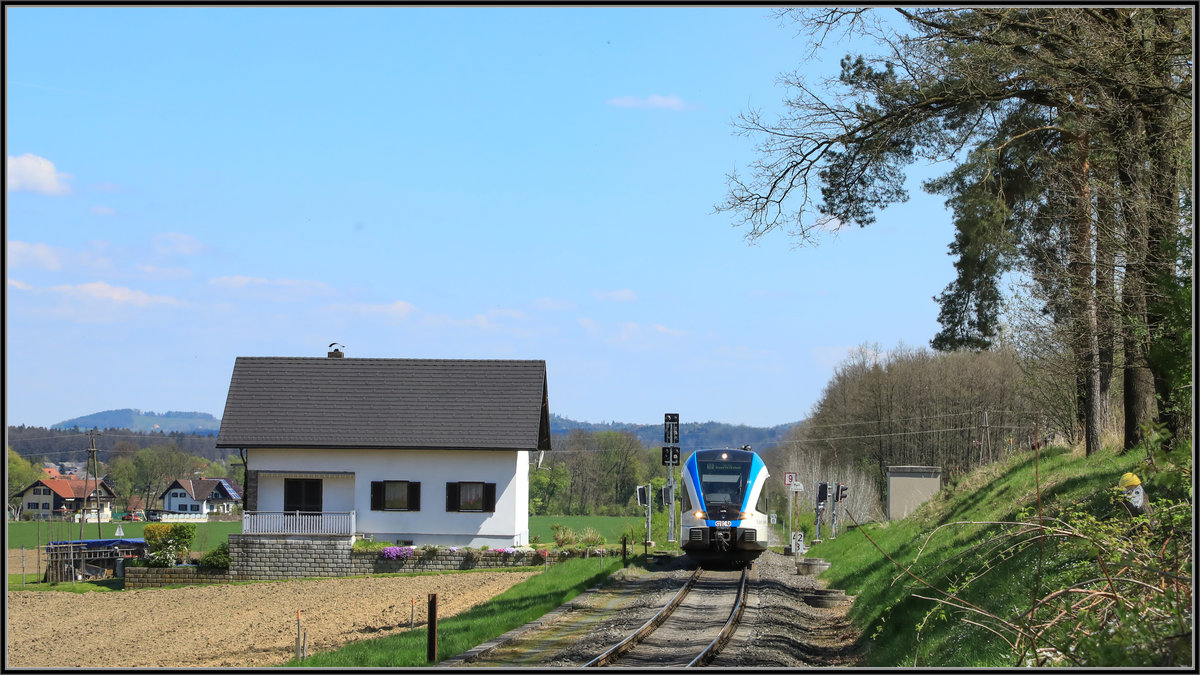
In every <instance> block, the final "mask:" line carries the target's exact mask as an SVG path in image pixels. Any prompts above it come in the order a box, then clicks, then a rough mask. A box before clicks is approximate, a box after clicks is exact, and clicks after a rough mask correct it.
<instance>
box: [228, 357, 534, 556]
mask: <svg viewBox="0 0 1200 675" xmlns="http://www.w3.org/2000/svg"><path fill="white" fill-rule="evenodd" d="M217 447H219V448H231V449H237V450H239V451H242V452H243V453H244V454H245V456H246V486H245V508H246V511H245V515H244V518H243V532H244V533H248V534H253V533H262V534H275V533H282V534H304V533H309V534H318V533H326V532H327V533H330V534H359V535H372V536H374V538H375V539H376V540H377V541H396V542H403V543H408V544H412V545H416V546H420V545H424V544H440V545H453V546H485V545H486V546H494V547H504V546H521V545H525V544H528V543H529V483H528V468H529V454H530V453H531V452H535V451H541V450H549V449H550V412H549V404H548V398H547V393H546V364H545V362H544V361H517V360H441V359H375V358H369V359H363V358H345V357H344V356H343V355H342V353H341V352H338V351H336V350H335V351H333V352H330V355H329V357H328V358H276V357H240V358H238V359H237V360H236V362H235V364H234V369H233V377H232V379H231V381H230V386H229V396H228V398H227V400H226V403H225V412H224V414H223V416H222V419H221V431H220V434H219V435H218V437H217Z"/></svg>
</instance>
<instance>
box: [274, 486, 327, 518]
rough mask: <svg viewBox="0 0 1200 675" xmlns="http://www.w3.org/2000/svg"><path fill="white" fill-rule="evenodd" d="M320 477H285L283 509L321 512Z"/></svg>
mask: <svg viewBox="0 0 1200 675" xmlns="http://www.w3.org/2000/svg"><path fill="white" fill-rule="evenodd" d="M321 482H322V481H321V479H320V478H285V479H283V510H284V511H310V512H317V513H320V512H321Z"/></svg>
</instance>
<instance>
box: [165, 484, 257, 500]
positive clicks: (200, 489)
mask: <svg viewBox="0 0 1200 675" xmlns="http://www.w3.org/2000/svg"><path fill="white" fill-rule="evenodd" d="M176 487H179V488H181V489H182V490H183V491H184V492H187V494H188V496H189V497H191V498H192V499H193V500H194V501H198V502H203V501H206V500H208V499H209V498H210V496H211V495H212V493H213V490H216V489H217V488H218V487H220V488H223V489H222V492H228V493H231V494H229V496H227V497H219V498H218V501H219V500H228V499H241V495H240V494H238V492H237V488H235V487H234V486H233V484H232V483H230V482H228V481H226V480H225V479H222V478H202V479H200V480H191V479H187V478H177V479H176V480H175V482H174V483H171V484H170V485H168V486H167V489H166V490H163V491H162V494H160V495H159V496H158V498H159V499H162V498H164V497H166V496H167V493H168V492H170V491H171V490H174V489H175V488H176Z"/></svg>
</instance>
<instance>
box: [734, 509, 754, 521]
mask: <svg viewBox="0 0 1200 675" xmlns="http://www.w3.org/2000/svg"><path fill="white" fill-rule="evenodd" d="M753 517H754V512H753V511H742V512H741V513H740V514H739V515H738V518H740V519H742V520H750V519H751V518H753Z"/></svg>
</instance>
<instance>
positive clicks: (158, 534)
mask: <svg viewBox="0 0 1200 675" xmlns="http://www.w3.org/2000/svg"><path fill="white" fill-rule="evenodd" d="M142 536H143V537H144V538H145V539H146V548H147V549H149V550H152V551H153V550H157V549H159V548H161V547H162V543H163V542H165V541H166V540H167V539H170V538H171V524H170V523H147V524H146V528H145V529H144V530H142Z"/></svg>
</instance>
